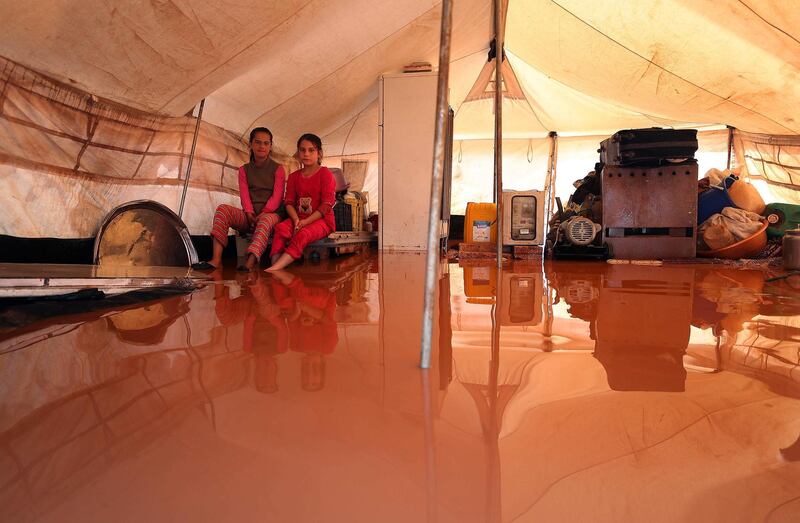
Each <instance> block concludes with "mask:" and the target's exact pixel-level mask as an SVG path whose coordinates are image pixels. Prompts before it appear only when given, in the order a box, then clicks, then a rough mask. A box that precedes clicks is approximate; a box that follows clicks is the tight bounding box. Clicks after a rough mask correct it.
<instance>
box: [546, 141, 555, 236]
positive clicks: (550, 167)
mask: <svg viewBox="0 0 800 523" xmlns="http://www.w3.org/2000/svg"><path fill="white" fill-rule="evenodd" d="M547 136H548V138H550V154H549V155H548V157H547V176H545V188H544V190H545V198H546V201H545V217H544V219H545V223H550V216H551V215H552V213H553V203H554V202H555V191H554V190H553V186H554V185H555V183H556V158H557V156H558V133H556V132H555V131H550V133H548V135H547Z"/></svg>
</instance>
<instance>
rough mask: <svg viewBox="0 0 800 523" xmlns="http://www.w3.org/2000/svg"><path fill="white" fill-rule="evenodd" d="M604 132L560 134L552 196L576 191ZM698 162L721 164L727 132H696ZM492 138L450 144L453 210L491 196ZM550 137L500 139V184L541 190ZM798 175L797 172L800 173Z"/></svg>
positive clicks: (702, 166) (701, 168) (593, 160)
mask: <svg viewBox="0 0 800 523" xmlns="http://www.w3.org/2000/svg"><path fill="white" fill-rule="evenodd" d="M606 138H608V135H594V136H559V138H558V153H557V154H558V156H557V158H556V172H557V176H556V183H555V195H556V196H559V197H561V200H562V201H563V202H565V203H566V201H567V198H569V196H570V195H571V194H572V192H573V191H574V190H575V188H574V187H573V185H572V184H573V182H575V181H576V180H580V179H581V178H583V177H584V176H586V174H587V173H588V172H589V171H591V170H593V169H594V164H595V163H596V162H597V161H598V160H599V154H598V152H597V149H598V148H599V146H600V142H601V141H602V140H605V139H606ZM698 142H699V147H700V149H699V151H698V154H697V162H698V164H699V172H700V174H701V175H703V174H704V173H705V172H706V171H708V169H711V168H712V167H714V168H717V169H720V170H722V169H725V166H726V163H727V155H728V131H727V130H710V131H701V132H699V133H698ZM493 147H494V145H493V142H492V140H456V142H455V144H454V146H453V191H452V205H451V211H452V212H453V213H454V214H464V212H465V209H466V206H467V202H490V201H492V160H493V158H492V151H493ZM549 147H550V142H549V139H548V138H533V139H530V140H509V139H506V140H503V171H504V172H503V189H505V190H528V189H534V190H542V189H544V184H545V177H546V175H547V161H548V154H549V152H550V148H549ZM798 178H800V172H798Z"/></svg>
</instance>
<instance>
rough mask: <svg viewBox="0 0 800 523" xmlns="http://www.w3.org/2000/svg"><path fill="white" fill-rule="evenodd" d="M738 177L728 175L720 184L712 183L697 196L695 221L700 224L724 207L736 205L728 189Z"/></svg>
mask: <svg viewBox="0 0 800 523" xmlns="http://www.w3.org/2000/svg"><path fill="white" fill-rule="evenodd" d="M736 180H738V178H737V177H736V176H734V175H730V176H728V177H727V178H725V179H724V180H722V184H721V185H713V186H711V187H710V188H709V189H707V190H705V191H703V192H701V193H700V194H699V195H698V196H697V223H698V224H701V223H703V222H704V221H706V220H708V219H709V218H711V216H712V215H713V214H717V213H718V212H722V209H724V208H725V207H736V205H735V204H734V203H733V200H732V199H731V197H730V195H729V194H728V189H729V188H730V186H731V185H733V184H734V183H736Z"/></svg>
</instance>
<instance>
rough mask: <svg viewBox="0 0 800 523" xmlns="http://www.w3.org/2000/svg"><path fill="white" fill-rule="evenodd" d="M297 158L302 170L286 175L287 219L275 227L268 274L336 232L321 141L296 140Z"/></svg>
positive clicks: (306, 136)
mask: <svg viewBox="0 0 800 523" xmlns="http://www.w3.org/2000/svg"><path fill="white" fill-rule="evenodd" d="M297 156H298V158H299V160H300V162H301V163H302V164H303V167H302V168H301V169H299V170H297V171H295V172H293V173H292V174H290V175H289V181H288V183H287V185H286V199H285V205H286V214H288V215H289V219H287V220H284V221H282V222H281V223H279V224H278V225H276V226H275V235H274V237H273V238H272V251H271V254H272V265H271V266H270V268H269V269H267V270H268V271H277V270H280V269H283V268H284V267H286V266H287V265H289V264H290V263H292V262H293V261H294V260H296V259H298V258H300V256H302V255H303V249H305V247H306V246H307V245H308V244H309V243H311V242H315V241H317V240H320V239H322V238H325V237H327V236H328V235H329V234H330V233H332V232H333V231H335V230H336V226H335V221H334V218H333V204H334V203H336V195H335V193H334V189H335V187H336V182H335V181H334V179H333V173H331V171H330V170H329V169H328V168H327V167H323V166H322V165H320V164H321V163H322V140H321V139H320V138H319V136H317V135H314V134H304V135H303V136H301V137H300V139H299V140H297Z"/></svg>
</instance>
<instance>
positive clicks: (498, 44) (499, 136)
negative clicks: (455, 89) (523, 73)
mask: <svg viewBox="0 0 800 523" xmlns="http://www.w3.org/2000/svg"><path fill="white" fill-rule="evenodd" d="M503 33H504V28H503V1H502V0H494V39H495V40H494V41H495V55H494V179H495V188H494V191H495V195H496V197H497V219H496V222H497V267H498V269H499V268H501V267H502V266H503V72H502V66H503V58H504V56H503V55H504V54H505V49H504V48H503V45H504V42H503Z"/></svg>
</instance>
